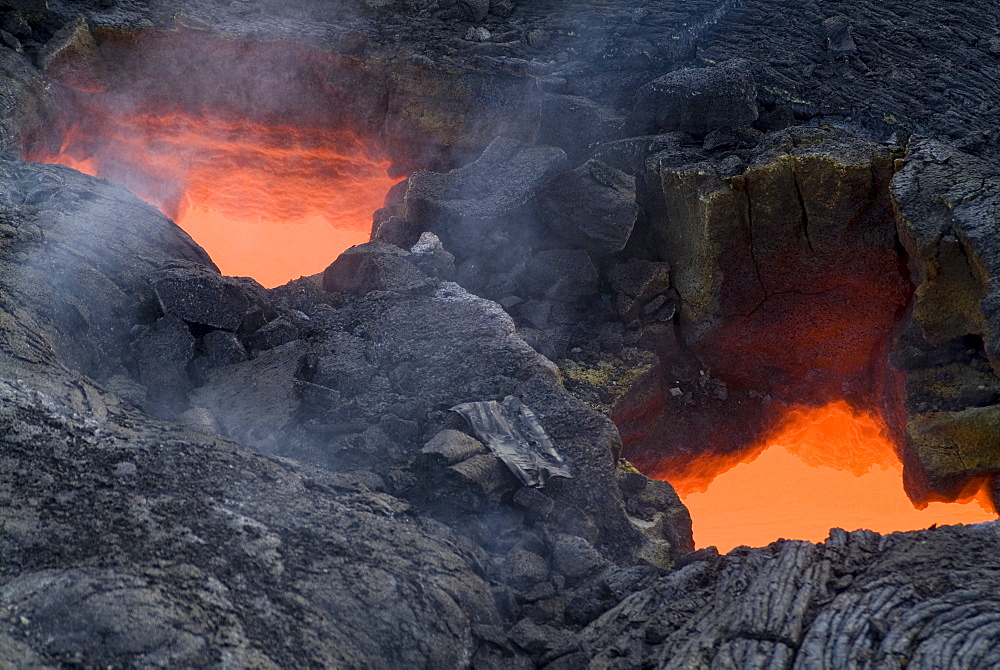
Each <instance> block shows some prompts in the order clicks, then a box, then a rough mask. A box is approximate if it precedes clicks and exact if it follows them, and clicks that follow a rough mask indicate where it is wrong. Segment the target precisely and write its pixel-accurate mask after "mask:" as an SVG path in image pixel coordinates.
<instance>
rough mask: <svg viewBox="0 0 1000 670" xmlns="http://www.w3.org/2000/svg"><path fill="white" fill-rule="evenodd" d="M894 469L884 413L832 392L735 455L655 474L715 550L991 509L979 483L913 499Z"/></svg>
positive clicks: (914, 525)
mask: <svg viewBox="0 0 1000 670" xmlns="http://www.w3.org/2000/svg"><path fill="white" fill-rule="evenodd" d="M901 472H902V465H901V464H900V462H899V459H898V458H897V457H896V454H895V451H894V449H893V445H892V443H891V442H890V441H889V440H888V439H887V437H886V431H885V426H884V425H883V424H882V422H881V420H879V419H878V418H876V417H875V416H872V415H871V414H867V413H864V412H857V411H854V410H852V409H851V408H850V407H849V406H848V405H847V403H846V402H843V401H839V402H834V403H831V404H828V405H826V406H824V407H820V408H805V407H799V408H793V409H791V410H790V411H789V412H788V413H787V414H786V416H785V418H784V420H783V421H782V422H781V423H780V424H779V425H778V426H777V428H776V429H775V430H774V431H772V432H771V433H770V434H769V435H768V436H766V437H765V438H764V439H763V440H761V442H760V443H758V444H757V445H755V446H754V447H753V448H752V449H751V450H750V451H749V452H745V453H744V454H743V455H742V456H738V455H737V456H731V457H719V456H714V457H709V456H702V457H696V458H694V459H692V460H689V461H688V462H686V463H681V462H679V461H674V462H665V463H663V464H662V465H661V467H660V468H659V469H658V471H657V473H656V476H657V477H658V478H660V479H666V480H668V481H670V482H671V484H673V485H674V487H675V488H676V489H677V492H678V493H679V494H680V496H681V498H682V499H683V501H684V504H685V505H687V507H688V509H689V510H690V512H691V518H692V521H693V527H694V539H695V542H696V544H697V545H698V546H699V547H705V546H709V545H715V546H717V547H718V548H719V550H720V551H729V550H730V549H732V548H733V547H736V546H740V545H748V546H764V545H766V544H769V543H771V542H773V541H775V540H777V539H780V538H788V539H797V540H810V541H813V542H820V541H822V540H824V539H825V538H826V537H827V535H828V534H829V530H830V528H833V527H838V528H843V529H845V530H857V529H860V528H867V529H869V530H874V531H877V532H879V533H889V532H894V531H902V530H917V529H921V528H927V527H929V526H931V525H932V524H955V523H979V522H983V521H992V520H995V519H996V514H995V513H994V512H993V508H992V505H991V504H990V502H989V499H988V497H987V495H986V494H985V491H984V490H981V491H980V492H979V493H978V494H976V495H975V496H971V497H970V498H968V499H965V500H962V501H958V504H953V503H943V502H931V503H928V504H926V505H925V506H924V508H923V509H917V508H916V507H915V506H914V505H913V503H911V502H910V501H909V499H907V497H906V495H905V494H904V493H903V485H902V477H901Z"/></svg>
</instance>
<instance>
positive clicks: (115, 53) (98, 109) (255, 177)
mask: <svg viewBox="0 0 1000 670" xmlns="http://www.w3.org/2000/svg"><path fill="white" fill-rule="evenodd" d="M137 39H138V38H137ZM119 41H121V42H122V43H116V42H115V41H111V42H109V43H106V44H104V45H102V51H103V52H104V53H105V54H107V55H108V60H109V62H110V63H112V65H113V67H112V68H111V74H110V75H109V80H110V81H111V82H112V83H111V85H110V87H109V88H107V89H106V90H96V91H95V90H90V91H73V92H72V94H71V97H70V98H69V99H68V100H67V104H66V105H65V106H64V108H63V109H64V113H63V116H62V118H61V119H59V122H58V123H57V124H56V128H57V129H58V131H59V133H58V134H59V137H56V138H53V141H52V142H51V143H50V146H51V148H50V149H49V150H47V151H46V150H42V151H39V152H37V153H36V154H35V155H33V156H30V158H31V159H33V160H38V161H42V162H49V163H61V164H64V165H68V166H70V167H73V168H76V169H78V170H80V171H82V172H86V173H89V174H92V175H95V176H98V177H103V178H106V179H108V180H109V181H112V182H116V183H120V184H123V185H125V186H127V187H128V188H129V189H130V190H132V191H133V192H134V193H136V194H137V195H139V196H140V197H142V198H143V199H145V200H146V201H148V202H150V203H151V204H153V205H155V206H157V207H158V208H159V209H160V210H161V211H163V212H164V213H165V214H167V215H168V216H170V217H171V218H172V219H174V221H175V222H176V223H177V224H178V225H180V226H181V227H182V228H183V229H184V230H185V231H187V233H188V234H190V235H191V236H192V237H193V238H194V239H195V241H197V242H198V243H199V244H200V245H201V246H202V247H204V248H205V250H206V251H207V252H208V253H209V255H210V256H211V257H212V259H213V260H214V261H215V263H216V264H217V265H218V266H219V268H220V270H221V271H222V272H223V273H224V274H227V275H236V276H250V277H253V278H254V279H256V280H257V281H259V282H260V283H261V284H263V285H264V286H266V287H274V286H278V285H281V284H284V283H286V282H288V281H289V280H292V279H296V278H298V277H300V276H303V275H310V274H315V273H317V272H321V271H322V270H323V269H324V268H325V267H326V266H327V265H329V263H330V262H331V261H332V260H333V259H334V258H336V257H337V256H338V255H339V254H340V252H341V251H343V250H344V249H345V248H347V247H349V246H352V245H355V244H360V243H362V242H365V241H367V240H368V237H369V234H370V232H371V221H372V213H373V212H374V211H375V210H377V209H379V208H380V207H382V205H383V202H384V198H385V195H386V193H387V192H388V190H389V189H390V188H391V187H392V185H393V184H394V183H396V182H397V181H399V178H398V177H397V178H393V177H390V176H389V174H388V170H389V167H390V163H389V161H388V160H387V159H386V158H385V157H384V156H382V155H380V154H379V153H378V151H376V149H375V146H374V143H373V142H370V141H366V140H365V137H366V136H370V135H371V132H370V131H368V130H366V129H365V128H364V127H363V124H359V123H357V122H356V121H355V118H357V117H354V118H352V116H351V110H356V109H357V107H358V106H359V105H363V104H364V102H365V101H364V98H365V95H364V91H365V90H366V86H365V84H364V83H363V81H362V80H361V79H359V80H357V81H355V82H353V84H352V83H351V82H341V85H340V86H334V85H333V84H332V83H331V82H329V81H324V80H323V79H322V77H323V76H324V73H326V72H328V71H330V70H334V71H336V69H337V68H336V65H337V64H331V63H317V60H316V59H317V56H316V55H315V54H312V53H310V52H308V51H306V50H304V49H300V48H297V47H295V46H294V45H288V44H279V43H241V42H233V41H226V40H221V39H216V40H208V39H207V38H204V37H199V36H198V35H192V34H186V33H177V34H174V35H169V36H166V35H161V36H156V35H149V36H145V37H143V38H141V40H140V42H139V43H133V42H132V41H131V40H122V39H121V38H119ZM328 58H329V57H328ZM349 89H354V90H355V91H356V93H355V94H354V95H353V96H352V95H350V91H349Z"/></svg>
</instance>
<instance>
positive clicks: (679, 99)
mask: <svg viewBox="0 0 1000 670" xmlns="http://www.w3.org/2000/svg"><path fill="white" fill-rule="evenodd" d="M632 108H633V111H632V112H631V114H630V115H629V117H628V119H627V121H626V124H625V127H626V130H627V131H629V132H630V133H631V134H635V135H641V134H646V133H651V132H657V131H663V132H672V131H676V130H682V131H685V132H689V133H697V134H704V133H707V132H709V131H712V130H716V129H718V128H733V127H736V126H745V125H749V124H751V123H753V122H754V121H756V120H757V115H758V112H757V92H756V89H755V87H754V80H753V76H752V74H751V72H750V64H749V63H748V62H747V61H745V60H743V59H740V58H734V59H732V60H728V61H726V62H725V63H721V64H719V65H716V66H714V67H706V68H684V69H682V70H677V71H675V72H671V73H670V74H666V75H663V76H662V77H660V78H658V79H654V80H653V81H651V82H649V83H648V84H646V85H645V86H643V87H642V88H640V89H639V90H638V91H637V92H636V94H635V98H634V102H633V105H632Z"/></svg>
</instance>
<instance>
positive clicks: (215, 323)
mask: <svg viewBox="0 0 1000 670" xmlns="http://www.w3.org/2000/svg"><path fill="white" fill-rule="evenodd" d="M246 281H247V280H246V279H245V278H244V279H243V280H238V279H235V278H233V277H224V276H222V275H220V274H219V272H218V270H215V269H214V268H209V267H206V266H205V265H201V264H198V263H184V264H181V263H173V264H171V265H170V266H169V267H167V268H164V269H163V270H160V271H159V272H156V273H155V274H153V275H152V276H151V277H150V279H149V283H150V285H151V286H152V287H153V290H154V291H155V292H156V297H157V299H159V301H160V307H161V308H162V309H163V311H164V312H165V313H166V314H173V315H174V316H177V317H178V318H181V319H183V320H185V321H187V322H189V323H198V324H201V325H204V326H210V327H212V328H221V329H222V330H230V331H235V330H236V329H238V328H239V327H240V325H241V324H242V323H243V317H244V315H246V313H247V312H248V311H249V309H250V306H251V304H252V299H251V295H250V294H249V292H248V291H247V290H246V288H245V287H244V284H243V282H246ZM249 281H252V280H249ZM254 283H256V282H254ZM258 288H260V287H258Z"/></svg>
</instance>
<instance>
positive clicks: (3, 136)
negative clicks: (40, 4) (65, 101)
mask: <svg viewBox="0 0 1000 670" xmlns="http://www.w3.org/2000/svg"><path fill="white" fill-rule="evenodd" d="M12 39H14V41H15V43H16V44H17V46H18V47H19V46H20V43H19V42H17V40H16V38H12ZM0 74H2V77H0V81H2V82H3V83H2V85H0V153H3V154H7V155H21V156H23V155H26V154H28V153H30V152H31V151H32V150H34V149H35V148H36V147H37V145H39V144H40V143H41V142H42V140H43V138H44V136H45V133H46V126H47V124H49V123H51V118H52V116H53V115H54V108H55V100H54V96H53V95H52V92H51V90H49V87H48V86H47V85H46V81H45V78H44V77H43V76H42V74H41V73H40V72H39V71H38V70H37V69H35V67H34V66H32V64H31V62H30V61H29V60H28V59H27V58H25V57H24V56H23V55H22V54H21V53H19V52H18V51H17V50H15V49H10V48H0Z"/></svg>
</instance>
